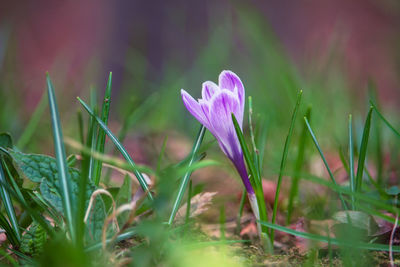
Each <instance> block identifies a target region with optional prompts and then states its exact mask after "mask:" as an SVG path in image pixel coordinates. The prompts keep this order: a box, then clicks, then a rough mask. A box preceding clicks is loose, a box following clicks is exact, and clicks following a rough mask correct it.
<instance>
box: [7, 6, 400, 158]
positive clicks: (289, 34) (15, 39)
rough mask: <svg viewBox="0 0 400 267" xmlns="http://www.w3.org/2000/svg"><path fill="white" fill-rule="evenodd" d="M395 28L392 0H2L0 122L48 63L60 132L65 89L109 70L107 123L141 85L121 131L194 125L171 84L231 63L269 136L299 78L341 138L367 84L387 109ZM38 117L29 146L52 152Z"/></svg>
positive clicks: (321, 128)
mask: <svg viewBox="0 0 400 267" xmlns="http://www.w3.org/2000/svg"><path fill="white" fill-rule="evenodd" d="M399 37H400V4H399V2H398V1H396V0H351V1H348V0H330V1H328V0H327V1H319V0H299V1H290V0H271V1H211V0H204V1H187V0H170V1H142V0H136V1H127V0H126V1H123V0H120V1H106V0H87V1H74V0H64V1H22V2H21V1H2V2H1V8H0V100H1V102H0V104H1V107H0V112H1V114H0V131H8V132H11V133H12V135H13V136H14V138H15V139H18V138H19V137H20V135H21V134H22V133H23V130H24V127H25V126H26V124H27V123H28V121H29V119H30V118H31V116H32V113H33V112H34V111H35V109H36V107H37V106H38V103H39V102H40V99H41V97H42V94H43V93H44V91H45V72H46V71H49V73H50V75H51V77H52V80H53V83H54V84H55V88H56V93H57V97H58V101H59V108H60V111H61V115H62V118H63V122H64V128H65V129H64V130H65V131H66V135H67V136H68V135H69V136H76V135H77V132H76V129H77V127H76V111H77V110H78V109H80V107H79V105H78V103H77V101H76V96H81V97H82V98H83V99H86V100H89V88H90V87H93V88H96V89H97V90H98V92H99V96H98V97H99V101H100V99H101V96H102V94H103V92H104V89H105V86H106V81H107V77H108V73H109V72H110V71H112V72H113V91H112V106H111V119H110V126H111V128H113V129H118V127H120V124H121V123H122V121H123V120H124V118H126V117H127V116H128V115H129V114H130V113H131V112H132V111H133V110H135V108H137V107H139V106H140V105H141V104H142V103H143V102H145V101H146V100H148V99H149V97H150V98H151V101H152V102H151V108H150V109H148V110H146V112H145V113H144V114H143V115H142V116H141V117H140V120H139V121H138V122H137V123H136V124H135V126H134V127H133V128H131V129H130V130H129V131H128V138H129V137H132V136H136V139H138V138H139V137H140V136H141V135H145V136H148V135H149V134H150V133H158V134H160V133H161V135H163V134H164V132H166V131H168V130H173V131H174V132H178V133H181V134H183V135H187V136H194V135H195V133H196V131H197V128H198V126H197V122H196V121H195V120H194V119H193V118H192V117H190V115H189V113H188V112H187V111H186V110H185V109H184V106H183V104H182V102H181V99H180V93H179V92H180V89H181V88H184V89H186V90H187V91H189V92H190V93H191V94H193V96H194V97H199V96H200V90H201V83H202V82H203V81H205V80H213V81H217V78H218V74H219V73H220V71H221V70H223V69H230V70H233V71H234V72H236V73H237V74H238V75H239V76H240V77H241V79H242V81H243V82H244V84H245V88H246V93H247V95H252V96H253V97H254V102H255V103H254V105H255V112H257V113H261V114H264V115H265V117H267V119H268V120H269V125H271V126H270V129H273V130H271V131H270V132H271V133H270V138H272V139H273V138H274V136H276V137H277V138H279V142H278V146H279V147H281V146H282V145H283V140H284V133H285V132H286V131H287V127H288V124H289V121H290V113H291V110H292V109H293V106H294V101H295V98H296V93H297V91H298V90H299V89H303V90H304V98H305V103H306V104H305V105H303V106H304V109H305V108H306V107H307V105H308V104H311V105H312V106H313V111H314V112H313V113H314V114H315V115H314V117H313V123H315V125H318V128H317V132H319V133H321V138H322V141H324V133H329V135H330V137H332V134H333V136H334V137H336V138H337V139H339V140H341V139H343V138H346V137H345V136H343V134H342V133H343V131H345V129H346V120H347V115H348V114H349V113H354V115H355V116H360V118H359V120H358V121H356V125H360V127H361V126H362V123H363V120H364V115H365V112H366V109H367V107H368V99H369V98H370V97H371V90H368V84H370V88H376V90H375V92H376V95H377V96H378V97H377V98H378V99H379V103H380V105H381V106H383V107H384V110H386V111H388V112H389V113H391V114H393V112H395V111H396V107H397V106H398V104H399V78H398V77H399V67H400V55H399V50H398V47H399V41H400V38H399ZM373 94H374V95H375V93H373ZM48 118H49V117H48V113H43V116H42V118H41V120H40V122H39V126H40V127H39V128H38V130H37V131H36V132H35V133H34V134H33V137H34V138H33V139H32V140H34V141H32V142H28V143H27V144H26V147H27V149H28V150H31V151H36V152H40V151H42V152H44V151H43V150H45V152H48V153H51V152H52V148H51V147H49V148H47V147H46V146H45V145H44V144H46V143H48V141H50V140H48V139H49V138H48V137H49V134H50V128H49V127H50V126H49V119H48ZM357 118H358V117H357ZM357 123H358V124H357ZM342 136H343V138H342ZM190 138H192V137H190ZM136 139H135V140H136ZM139 139H140V138H139ZM271 146H272V147H273V146H274V144H271ZM181 147H184V146H179V145H178V148H179V149H178V150H180V148H181ZM182 150H183V152H182V154H184V152H185V151H186V150H184V148H182ZM280 150H281V149H279V153H280ZM271 151H274V150H273V149H272V150H271ZM144 161H145V160H144Z"/></svg>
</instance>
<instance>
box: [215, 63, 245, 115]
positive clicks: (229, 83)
mask: <svg viewBox="0 0 400 267" xmlns="http://www.w3.org/2000/svg"><path fill="white" fill-rule="evenodd" d="M219 87H220V88H221V89H227V90H229V91H231V92H232V93H234V94H236V95H237V97H238V99H239V103H240V108H241V109H242V110H244V97H245V93H244V86H243V83H242V81H241V80H240V78H239V77H238V76H237V75H236V74H235V73H233V72H232V71H229V70H224V71H222V72H221V74H220V75H219Z"/></svg>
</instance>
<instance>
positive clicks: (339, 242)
mask: <svg viewBox="0 0 400 267" xmlns="http://www.w3.org/2000/svg"><path fill="white" fill-rule="evenodd" d="M260 223H261V224H263V225H265V226H267V227H269V228H271V229H275V230H277V231H282V232H284V233H288V234H291V235H295V236H298V237H302V238H306V239H309V240H314V241H319V242H324V243H328V242H330V243H331V245H339V246H344V247H357V248H360V249H366V250H377V251H389V246H388V245H383V244H375V243H364V242H349V241H348V240H340V239H337V238H333V237H327V236H323V235H317V234H311V233H306V232H299V231H296V230H293V229H290V228H287V227H284V226H280V225H277V224H273V223H269V222H260ZM393 251H395V252H400V246H393Z"/></svg>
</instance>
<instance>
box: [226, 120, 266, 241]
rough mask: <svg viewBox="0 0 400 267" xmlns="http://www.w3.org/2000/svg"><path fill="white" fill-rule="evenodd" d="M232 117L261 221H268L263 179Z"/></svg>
mask: <svg viewBox="0 0 400 267" xmlns="http://www.w3.org/2000/svg"><path fill="white" fill-rule="evenodd" d="M231 116H232V122H233V125H234V127H235V131H236V135H237V137H238V140H239V143H240V146H241V148H242V151H243V156H244V159H245V161H246V164H247V169H248V171H249V180H250V183H251V185H252V187H253V189H254V191H255V194H256V199H257V204H258V209H259V214H260V219H261V220H266V219H267V218H268V216H267V209H266V207H265V199H264V192H263V187H262V181H261V177H258V172H257V168H256V166H255V165H256V162H254V161H253V158H252V157H251V154H250V151H249V148H248V147H247V144H246V141H245V139H244V136H243V133H242V130H241V129H240V126H239V123H238V122H237V120H236V117H235V115H234V114H233V113H232V115H231ZM267 230H268V229H267V228H265V227H262V231H263V233H265V234H268V233H267Z"/></svg>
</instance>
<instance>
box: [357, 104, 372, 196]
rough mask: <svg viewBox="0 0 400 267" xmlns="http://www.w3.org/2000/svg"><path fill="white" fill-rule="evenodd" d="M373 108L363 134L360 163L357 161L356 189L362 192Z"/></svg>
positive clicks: (370, 110)
mask: <svg viewBox="0 0 400 267" xmlns="http://www.w3.org/2000/svg"><path fill="white" fill-rule="evenodd" d="M372 110H373V107H371V108H370V109H369V112H368V115H367V118H366V120H365V124H364V130H363V135H362V139H361V145H360V153H359V157H358V163H357V175H356V188H355V190H356V191H357V192H361V187H362V180H363V174H364V165H365V159H366V157H367V147H368V139H369V132H370V129H371V116H372Z"/></svg>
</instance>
